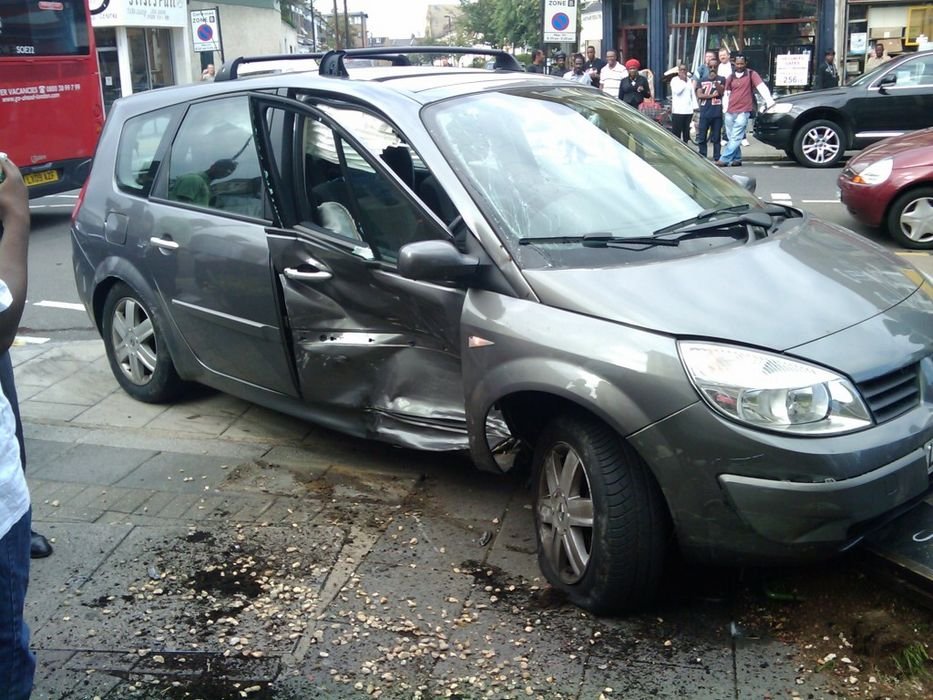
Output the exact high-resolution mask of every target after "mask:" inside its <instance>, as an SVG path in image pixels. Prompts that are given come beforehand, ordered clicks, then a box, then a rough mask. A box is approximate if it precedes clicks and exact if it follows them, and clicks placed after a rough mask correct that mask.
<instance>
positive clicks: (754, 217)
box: [654, 205, 773, 236]
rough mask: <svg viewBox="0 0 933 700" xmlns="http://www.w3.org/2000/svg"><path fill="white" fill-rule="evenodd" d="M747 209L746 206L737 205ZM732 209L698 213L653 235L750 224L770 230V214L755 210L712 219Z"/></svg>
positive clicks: (771, 221)
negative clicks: (692, 217)
mask: <svg viewBox="0 0 933 700" xmlns="http://www.w3.org/2000/svg"><path fill="white" fill-rule="evenodd" d="M739 206H742V207H745V208H746V209H747V205H739ZM734 209H735V208H733V207H726V208H723V209H720V210H715V211H713V212H712V213H709V214H707V212H705V211H703V212H700V213H699V214H698V215H697V216H696V217H695V218H694V219H688V220H687V221H682V222H680V223H679V224H674V225H673V226H665V227H664V228H660V229H658V230H657V231H655V232H654V235H656V236H658V235H661V234H664V233H692V232H694V231H711V230H715V229H719V228H727V227H729V226H735V225H736V224H751V225H752V226H761V227H763V228H765V229H770V228H771V224H772V223H773V220H772V219H771V214H769V213H768V212H767V211H762V210H757V211H743V212H742V213H740V214H735V215H733V216H726V217H723V218H716V219H714V218H712V217H713V216H714V215H716V214H719V213H728V212H730V211H734ZM704 215H705V216H704Z"/></svg>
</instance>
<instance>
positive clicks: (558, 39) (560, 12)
mask: <svg viewBox="0 0 933 700" xmlns="http://www.w3.org/2000/svg"><path fill="white" fill-rule="evenodd" d="M577 4H578V3H577V0H544V41H545V43H547V42H552V43H565V42H567V43H576V41H577Z"/></svg>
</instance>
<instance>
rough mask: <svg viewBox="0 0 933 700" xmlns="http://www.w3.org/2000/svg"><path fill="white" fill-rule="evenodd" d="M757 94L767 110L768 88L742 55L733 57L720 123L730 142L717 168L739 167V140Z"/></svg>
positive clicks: (771, 100)
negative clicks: (723, 124) (733, 63)
mask: <svg viewBox="0 0 933 700" xmlns="http://www.w3.org/2000/svg"><path fill="white" fill-rule="evenodd" d="M756 92H757V93H758V94H760V95H761V97H762V99H763V100H764V102H765V105H767V106H768V107H770V106H771V105H773V104H774V98H773V97H771V91H770V90H768V86H767V85H765V82H764V81H763V80H762V79H761V76H760V75H758V73H756V72H755V71H753V70H751V69H750V68H748V65H747V62H746V59H745V56H743V55H742V54H739V55H738V56H736V57H735V69H734V70H733V71H732V75H730V76H729V77H728V78H727V79H726V94H725V111H724V115H723V120H724V121H725V131H726V133H727V134H728V138H729V141H728V143H727V144H726V150H725V151H723V152H722V157H721V158H720V159H719V160H717V161H716V165H719V166H723V167H725V166H729V165H742V140H743V139H744V138H745V131H746V129H748V115H749V113H750V112H753V111H754V110H755V93H756Z"/></svg>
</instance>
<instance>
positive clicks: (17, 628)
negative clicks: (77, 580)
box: [0, 154, 36, 700]
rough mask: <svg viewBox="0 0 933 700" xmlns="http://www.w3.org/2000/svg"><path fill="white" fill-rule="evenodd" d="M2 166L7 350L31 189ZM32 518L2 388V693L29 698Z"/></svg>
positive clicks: (20, 298) (0, 316)
mask: <svg viewBox="0 0 933 700" xmlns="http://www.w3.org/2000/svg"><path fill="white" fill-rule="evenodd" d="M0 169H2V174H3V182H2V183H0V224H2V226H3V236H2V238H0V353H7V352H9V349H10V345H11V344H12V343H13V338H15V337H16V331H17V329H18V327H19V321H20V318H21V317H22V314H23V305H24V303H25V301H26V279H27V276H26V260H27V251H28V245H29V195H28V194H27V193H26V185H25V183H24V182H23V176H22V174H21V173H20V171H19V169H18V168H17V167H16V166H15V165H13V163H11V162H10V161H9V160H8V159H7V157H6V154H0ZM31 521H32V510H31V508H30V502H29V489H28V488H27V486H26V477H25V475H24V474H23V467H22V464H21V461H20V450H19V442H18V441H17V439H16V421H15V419H14V417H13V410H12V408H11V407H10V402H9V401H7V399H6V397H5V396H3V395H2V394H0V695H2V697H3V698H4V699H5V700H6V699H9V700H26V699H27V698H28V697H29V695H30V694H31V692H32V683H33V677H34V675H35V670H36V659H35V656H34V655H33V653H32V652H31V651H30V650H29V627H28V626H27V625H26V620H25V619H24V616H23V609H24V606H25V603H26V588H27V586H28V584H29V546H30V525H31Z"/></svg>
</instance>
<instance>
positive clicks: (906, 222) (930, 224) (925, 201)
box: [900, 197, 933, 243]
mask: <svg viewBox="0 0 933 700" xmlns="http://www.w3.org/2000/svg"><path fill="white" fill-rule="evenodd" d="M900 227H901V232H902V233H903V234H904V235H905V236H906V237H907V238H909V239H910V240H912V241H916V242H917V243H928V242H930V241H933V197H919V198H918V199H916V200H914V201H913V202H911V203H910V204H908V205H907V206H906V207H904V211H903V212H901V218H900Z"/></svg>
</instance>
